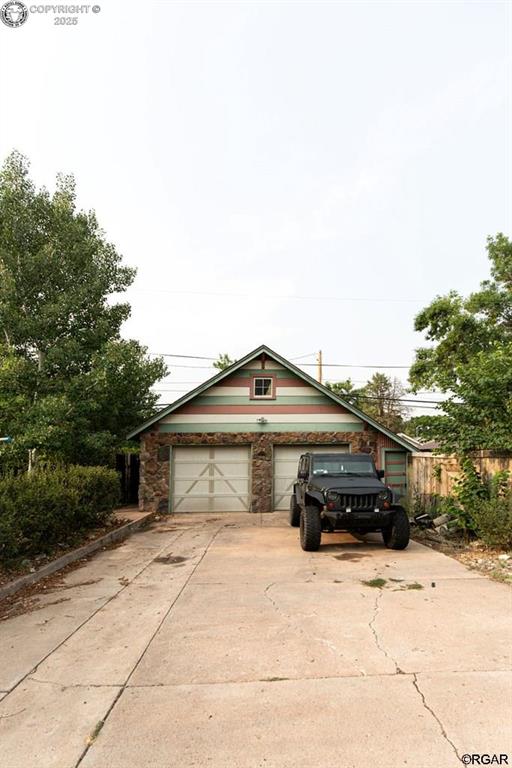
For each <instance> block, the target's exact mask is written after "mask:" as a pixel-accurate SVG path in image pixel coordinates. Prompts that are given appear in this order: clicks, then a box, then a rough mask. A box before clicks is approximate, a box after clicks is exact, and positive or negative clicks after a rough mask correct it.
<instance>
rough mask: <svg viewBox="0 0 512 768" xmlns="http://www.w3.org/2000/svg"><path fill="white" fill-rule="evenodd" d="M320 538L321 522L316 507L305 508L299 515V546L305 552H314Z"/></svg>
mask: <svg viewBox="0 0 512 768" xmlns="http://www.w3.org/2000/svg"><path fill="white" fill-rule="evenodd" d="M321 538H322V521H321V519H320V510H319V509H318V507H314V506H310V507H306V508H305V509H304V510H302V511H301V513H300V545H301V547H302V549H303V550H304V551H305V552H316V551H317V549H318V547H319V546H320V539H321Z"/></svg>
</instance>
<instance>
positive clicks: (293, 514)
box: [288, 493, 300, 528]
mask: <svg viewBox="0 0 512 768" xmlns="http://www.w3.org/2000/svg"><path fill="white" fill-rule="evenodd" d="M288 522H289V523H290V525H291V526H293V528H298V527H299V525H300V507H299V505H298V504H297V499H296V498H295V494H294V493H292V495H291V496H290V514H289V515H288Z"/></svg>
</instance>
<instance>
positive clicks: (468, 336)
mask: <svg viewBox="0 0 512 768" xmlns="http://www.w3.org/2000/svg"><path fill="white" fill-rule="evenodd" d="M487 253H488V257H489V261H490V268H491V276H490V279H488V280H485V281H484V282H483V283H481V285H480V290H478V291H476V292H475V293H472V294H471V295H470V296H468V297H466V298H464V297H462V296H461V295H460V294H459V293H457V292H456V291H451V292H450V293H449V294H448V295H447V296H440V297H437V298H436V299H434V301H433V302H432V303H431V304H429V306H428V307H426V308H425V309H424V310H422V311H421V312H420V313H419V315H418V316H417V317H416V320H415V329H416V330H417V331H421V332H423V333H424V334H425V336H426V339H427V341H429V342H431V344H430V345H429V346H428V347H422V348H420V349H418V350H417V351H416V360H415V362H414V364H413V365H412V367H411V370H410V381H411V384H412V387H413V391H417V390H418V389H420V388H421V387H428V388H432V387H436V388H437V389H439V390H440V391H442V392H446V393H448V395H449V397H448V398H447V399H446V400H445V401H444V402H443V406H442V410H443V411H444V413H440V415H439V416H438V417H437V418H436V419H435V420H430V421H429V423H428V424H426V425H425V427H424V429H423V430H422V436H424V437H432V438H436V439H437V440H439V441H440V443H441V448H442V449H443V450H446V451H454V452H456V453H460V454H464V453H467V452H469V451H473V450H477V449H495V450H496V449H497V450H503V449H504V450H512V243H511V241H510V240H509V239H508V238H507V237H505V235H503V234H498V235H496V237H489V238H488V239H487Z"/></svg>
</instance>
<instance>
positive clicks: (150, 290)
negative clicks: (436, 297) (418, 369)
mask: <svg viewBox="0 0 512 768" xmlns="http://www.w3.org/2000/svg"><path fill="white" fill-rule="evenodd" d="M131 290H132V292H133V293H165V294H172V295H174V296H223V297H227V298H233V299H247V298H250V299H258V300H259V301H261V299H279V300H283V299H284V300H298V301H355V302H371V303H372V304H373V303H375V302H381V303H388V304H389V303H394V304H408V303H414V304H418V303H421V302H425V303H427V302H428V301H429V299H400V298H396V297H393V296H371V297H368V298H367V297H365V296H292V295H289V294H288V295H278V294H261V293H259V294H254V293H226V292H221V291H174V290H170V289H166V288H132V289H131Z"/></svg>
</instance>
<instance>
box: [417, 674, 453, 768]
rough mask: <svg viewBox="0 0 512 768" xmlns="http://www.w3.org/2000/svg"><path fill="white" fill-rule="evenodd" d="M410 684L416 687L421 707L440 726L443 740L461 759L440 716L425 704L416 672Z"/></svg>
mask: <svg viewBox="0 0 512 768" xmlns="http://www.w3.org/2000/svg"><path fill="white" fill-rule="evenodd" d="M412 684H413V686H414V688H415V689H416V691H417V692H418V694H419V696H420V698H421V701H422V704H423V707H424V709H426V710H427V712H429V713H430V714H431V715H432V717H433V718H434V720H435V721H436V723H437V724H438V726H439V728H440V730H441V734H442V736H443V738H444V739H445V741H447V742H448V744H449V745H450V746H451V748H452V749H453V751H454V753H455V755H456V756H457V758H458V759H459V760H461V756H460V755H459V752H458V750H457V747H456V746H455V744H454V743H453V741H452V740H451V739H450V737H449V736H448V734H447V733H446V730H445V727H444V725H443V723H442V721H441V719H440V718H439V717H438V716H437V715H436V713H435V712H434V710H433V709H432V707H429V705H428V704H427V701H426V699H425V694H424V693H423V691H422V690H421V688H420V686H419V684H418V675H417V673H416V672H414V673H413V674H412Z"/></svg>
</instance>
